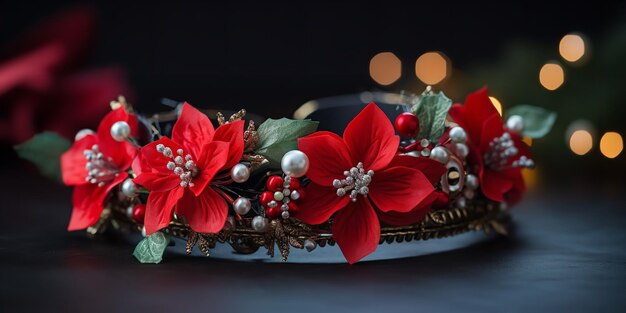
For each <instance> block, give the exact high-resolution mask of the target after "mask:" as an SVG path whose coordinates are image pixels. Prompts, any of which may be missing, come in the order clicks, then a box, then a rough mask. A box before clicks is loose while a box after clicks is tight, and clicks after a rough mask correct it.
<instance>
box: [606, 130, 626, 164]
mask: <svg viewBox="0 0 626 313" xmlns="http://www.w3.org/2000/svg"><path fill="white" fill-rule="evenodd" d="M623 149H624V141H623V140H622V136H621V135H620V134H618V133H616V132H606V133H604V135H602V139H600V152H602V154H603V155H604V156H605V157H607V158H609V159H612V158H615V157H617V156H618V155H619V154H620V153H622V150H623Z"/></svg>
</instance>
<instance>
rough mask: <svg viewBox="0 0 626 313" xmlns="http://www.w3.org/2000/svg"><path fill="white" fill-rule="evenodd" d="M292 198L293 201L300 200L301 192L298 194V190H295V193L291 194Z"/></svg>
mask: <svg viewBox="0 0 626 313" xmlns="http://www.w3.org/2000/svg"><path fill="white" fill-rule="evenodd" d="M290 197H291V199H293V200H298V199H300V192H298V191H297V190H294V191H292V192H291V195H290Z"/></svg>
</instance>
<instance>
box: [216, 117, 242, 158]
mask: <svg viewBox="0 0 626 313" xmlns="http://www.w3.org/2000/svg"><path fill="white" fill-rule="evenodd" d="M244 124H245V122H244V121H234V122H231V123H228V124H225V125H222V126H220V127H218V128H217V130H215V135H214V136H213V140H214V141H223V142H227V143H228V144H229V147H228V157H227V162H226V164H225V165H224V168H231V167H233V166H235V165H236V164H237V163H239V161H240V160H241V156H242V155H243V126H244Z"/></svg>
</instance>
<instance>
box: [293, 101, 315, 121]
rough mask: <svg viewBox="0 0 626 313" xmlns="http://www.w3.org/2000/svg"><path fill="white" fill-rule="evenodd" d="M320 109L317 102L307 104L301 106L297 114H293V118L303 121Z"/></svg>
mask: <svg viewBox="0 0 626 313" xmlns="http://www.w3.org/2000/svg"><path fill="white" fill-rule="evenodd" d="M318 107H319V104H318V103H317V101H315V100H312V101H309V102H306V103H305V104H303V105H301V106H300V107H299V108H298V109H297V110H296V111H295V112H293V118H295V119H297V120H303V119H305V118H306V117H307V116H309V114H311V113H313V112H315V111H316V110H317V108H318Z"/></svg>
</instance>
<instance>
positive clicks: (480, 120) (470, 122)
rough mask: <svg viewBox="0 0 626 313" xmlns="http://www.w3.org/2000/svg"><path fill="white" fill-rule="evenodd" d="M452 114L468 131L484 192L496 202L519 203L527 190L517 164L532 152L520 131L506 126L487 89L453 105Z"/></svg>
mask: <svg viewBox="0 0 626 313" xmlns="http://www.w3.org/2000/svg"><path fill="white" fill-rule="evenodd" d="M449 115H450V117H452V119H453V120H454V121H455V122H456V123H457V124H459V126H461V127H463V129H465V132H466V133H467V136H468V145H469V148H470V149H469V151H470V153H469V155H468V157H467V160H468V164H469V165H470V166H471V167H472V169H473V170H474V172H475V173H478V177H479V180H480V186H481V190H482V192H483V194H484V195H485V196H486V197H487V198H489V199H491V200H494V201H498V202H503V201H506V202H507V203H508V204H510V205H513V204H515V203H517V202H518V201H519V200H520V199H521V197H522V194H523V193H524V191H525V186H524V179H523V177H522V174H521V168H520V167H519V166H518V163H519V162H520V159H521V160H525V159H528V158H529V157H530V151H529V148H528V145H526V143H524V142H523V141H522V138H521V137H520V135H519V134H517V133H515V132H512V131H509V130H507V129H506V128H505V127H504V125H503V123H502V118H501V117H500V114H498V111H497V110H496V108H495V107H494V106H493V104H492V102H491V100H490V99H489V95H488V91H487V88H482V89H480V90H478V91H476V92H474V93H472V94H470V95H468V96H467V98H466V99H465V105H461V104H454V105H453V106H452V108H450V111H449ZM507 149H508V152H507ZM502 153H506V154H507V156H505V157H503V156H502Z"/></svg>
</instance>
